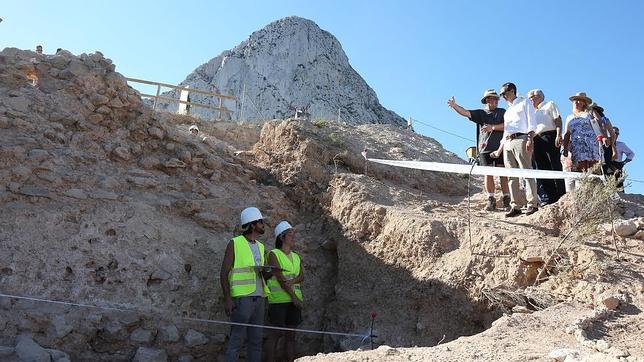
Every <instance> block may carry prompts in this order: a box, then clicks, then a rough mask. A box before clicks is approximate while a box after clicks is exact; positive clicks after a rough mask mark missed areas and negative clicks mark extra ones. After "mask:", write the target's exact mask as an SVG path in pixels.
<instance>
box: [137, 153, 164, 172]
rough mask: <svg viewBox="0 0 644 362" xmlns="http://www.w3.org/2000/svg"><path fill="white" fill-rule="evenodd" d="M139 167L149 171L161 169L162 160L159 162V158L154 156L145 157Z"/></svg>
mask: <svg viewBox="0 0 644 362" xmlns="http://www.w3.org/2000/svg"><path fill="white" fill-rule="evenodd" d="M139 165H141V167H143V168H146V169H148V170H149V169H153V168H157V167H159V166H160V165H161V160H159V159H158V158H157V157H154V156H147V157H143V158H142V159H141V160H140V161H139Z"/></svg>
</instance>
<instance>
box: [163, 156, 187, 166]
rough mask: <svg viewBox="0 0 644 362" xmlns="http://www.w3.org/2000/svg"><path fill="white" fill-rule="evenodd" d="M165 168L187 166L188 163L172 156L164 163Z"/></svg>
mask: <svg viewBox="0 0 644 362" xmlns="http://www.w3.org/2000/svg"><path fill="white" fill-rule="evenodd" d="M163 166H164V167H165V168H185V167H186V164H185V162H183V161H180V160H177V159H176V158H171V159H169V160H167V161H166V162H164V163H163Z"/></svg>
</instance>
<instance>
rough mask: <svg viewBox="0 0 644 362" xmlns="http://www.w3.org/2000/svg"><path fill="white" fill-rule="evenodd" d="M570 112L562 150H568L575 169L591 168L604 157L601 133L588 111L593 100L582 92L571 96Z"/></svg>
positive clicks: (580, 170) (586, 169) (585, 169)
mask: <svg viewBox="0 0 644 362" xmlns="http://www.w3.org/2000/svg"><path fill="white" fill-rule="evenodd" d="M569 99H570V101H571V102H572V114H571V115H569V116H568V117H567V118H566V133H565V135H564V141H563V146H564V150H565V151H568V152H570V154H571V157H572V163H573V169H574V170H575V171H579V172H582V171H588V170H591V169H592V168H593V167H594V166H595V165H596V164H597V163H598V162H601V160H602V159H603V158H604V155H603V148H602V147H600V145H599V142H598V139H599V138H598V137H599V135H601V131H600V130H599V125H598V123H597V120H596V119H595V118H594V117H593V114H591V113H590V112H588V106H589V105H590V104H591V103H593V100H592V99H591V98H590V97H588V96H587V95H586V93H584V92H579V93H577V94H575V95H573V96H571V97H570V98H569Z"/></svg>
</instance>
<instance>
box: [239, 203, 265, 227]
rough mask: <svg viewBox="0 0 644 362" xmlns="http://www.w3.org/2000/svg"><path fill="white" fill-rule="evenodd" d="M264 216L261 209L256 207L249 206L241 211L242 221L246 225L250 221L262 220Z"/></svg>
mask: <svg viewBox="0 0 644 362" xmlns="http://www.w3.org/2000/svg"><path fill="white" fill-rule="evenodd" d="M262 219H264V216H262V213H261V212H259V209H258V208H256V207H247V208H245V209H244V211H242V212H241V217H240V223H241V225H246V224H248V223H249V222H253V221H257V220H262Z"/></svg>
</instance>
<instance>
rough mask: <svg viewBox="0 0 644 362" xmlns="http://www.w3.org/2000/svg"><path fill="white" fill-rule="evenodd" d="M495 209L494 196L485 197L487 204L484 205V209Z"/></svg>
mask: <svg viewBox="0 0 644 362" xmlns="http://www.w3.org/2000/svg"><path fill="white" fill-rule="evenodd" d="M494 210H496V199H495V198H494V196H489V197H488V198H487V204H486V205H485V211H494Z"/></svg>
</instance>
